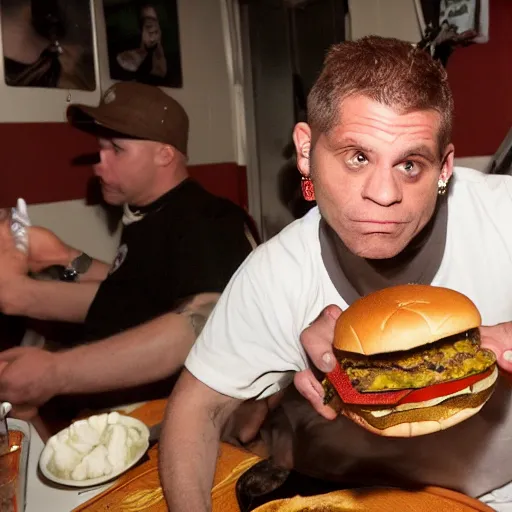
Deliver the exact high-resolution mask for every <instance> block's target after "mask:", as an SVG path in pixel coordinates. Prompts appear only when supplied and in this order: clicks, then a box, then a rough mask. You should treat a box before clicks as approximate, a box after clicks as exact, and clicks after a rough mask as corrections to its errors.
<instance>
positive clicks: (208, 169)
mask: <svg viewBox="0 0 512 512" xmlns="http://www.w3.org/2000/svg"><path fill="white" fill-rule="evenodd" d="M0 144H1V148H0V168H1V171H0V172H1V176H2V180H1V181H0V207H5V206H12V205H14V204H15V202H16V198H18V197H23V198H24V199H25V200H26V201H27V203H29V204H35V203H50V202H54V201H65V200H69V199H79V198H83V197H86V195H87V191H88V184H89V182H90V179H91V177H92V168H91V165H90V164H87V163H85V164H84V163H83V160H84V156H85V157H86V158H85V159H87V156H89V157H90V156H91V155H94V153H95V152H96V151H97V148H98V144H97V141H96V139H95V138H94V137H92V136H91V135H88V134H85V133H83V132H81V131H79V130H76V129H74V128H72V127H71V126H69V125H68V124H66V123H7V124H5V123H4V124H0ZM190 174H191V175H192V177H193V178H195V179H197V181H199V182H200V183H201V184H202V185H203V186H204V187H205V188H206V189H207V190H209V191H210V192H212V193H214V194H217V195H220V196H223V197H227V198H228V199H231V200H232V201H234V202H235V203H237V204H239V205H241V206H243V207H246V208H247V178H246V171H245V168H244V167H240V166H238V165H237V164H235V163H220V164H206V165H197V166H191V167H190Z"/></svg>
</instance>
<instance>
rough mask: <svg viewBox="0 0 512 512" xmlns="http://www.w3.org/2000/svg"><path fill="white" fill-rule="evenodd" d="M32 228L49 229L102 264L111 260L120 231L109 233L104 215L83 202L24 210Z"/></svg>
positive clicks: (67, 202) (96, 208)
mask: <svg viewBox="0 0 512 512" xmlns="http://www.w3.org/2000/svg"><path fill="white" fill-rule="evenodd" d="M28 214H29V217H30V220H31V221H32V224H34V225H39V226H45V227H47V228H49V229H51V230H52V231H53V232H54V233H55V234H56V235H57V236H58V237H59V238H61V239H62V240H64V241H65V242H66V243H67V244H69V245H71V246H72V247H76V248H77V249H80V250H82V251H85V252H86V253H87V254H89V255H91V256H93V257H94V258H98V259H100V260H102V261H106V262H110V261H112V260H113V259H114V256H115V253H116V249H117V245H118V241H119V234H120V231H119V230H118V231H117V232H116V233H113V234H111V233H109V231H108V229H107V223H106V220H105V211H104V210H103V209H102V208H101V207H100V206H87V205H86V204H85V201H83V200H76V201H61V202H57V203H49V204H36V205H32V206H29V207H28Z"/></svg>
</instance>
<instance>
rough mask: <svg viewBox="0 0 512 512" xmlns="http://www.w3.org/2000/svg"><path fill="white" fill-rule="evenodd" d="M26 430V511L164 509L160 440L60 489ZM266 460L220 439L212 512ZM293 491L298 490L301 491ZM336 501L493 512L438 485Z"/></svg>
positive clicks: (232, 511) (150, 417)
mask: <svg viewBox="0 0 512 512" xmlns="http://www.w3.org/2000/svg"><path fill="white" fill-rule="evenodd" d="M165 406H166V401H165V400H154V401H151V402H146V403H141V404H132V405H130V406H128V407H125V408H121V409H117V410H118V411H119V412H120V413H124V414H127V415H129V416H132V417H134V418H137V419H139V420H140V421H142V422H144V423H145V424H146V425H147V426H148V427H149V428H151V427H153V426H155V425H158V424H160V423H161V422H162V420H163V417H164V413H165ZM77 419H78V418H77ZM29 428H30V453H29V461H28V470H27V489H26V508H25V512H105V511H109V512H166V511H168V508H167V505H166V502H165V498H164V495H163V492H162V488H161V486H160V481H159V476H158V443H155V444H152V445H150V448H149V450H148V451H147V453H146V455H145V457H144V458H143V459H141V461H140V462H139V463H138V464H137V465H136V466H134V467H132V468H130V469H129V470H127V471H126V472H125V473H124V474H122V475H121V476H120V477H118V478H117V479H116V480H114V481H112V482H109V483H106V484H103V485H100V486H96V487H92V488H71V487H62V486H58V485H54V484H52V483H51V482H49V481H47V480H46V479H45V478H44V477H43V476H42V475H41V473H40V471H39V470H38V462H39V456H40V454H41V452H42V450H43V448H44V442H43V440H42V439H41V437H40V435H39V434H38V432H37V430H36V429H35V428H34V427H33V426H31V425H30V426H29ZM264 460H265V459H264V456H263V455H262V454H260V455H256V454H255V453H253V452H251V451H248V450H245V449H243V448H239V447H236V446H232V445H230V444H226V443H221V446H220V451H219V457H218V459H217V465H216V471H215V477H214V482H213V488H212V512H240V507H239V503H238V499H237V492H236V485H237V482H238V481H239V479H240V478H241V477H242V476H243V475H244V474H245V473H246V472H248V471H249V470H251V468H256V467H257V465H258V463H262V461H264ZM297 494H300V489H298V490H297ZM339 500H340V503H343V507H342V508H337V509H336V510H344V511H347V512H350V511H354V512H362V511H364V512H385V511H390V512H396V511H397V510H400V512H432V511H433V510H435V511H436V512H492V511H493V509H491V508H490V507H488V506H487V505H485V504H484V503H482V502H480V501H478V500H475V499H473V498H470V497H468V496H465V495H463V494H460V493H458V492H455V491H452V490H449V489H443V488H439V487H424V488H422V489H418V490H414V491H413V490H410V491H409V490H404V489H375V490H373V491H371V492H365V493H363V494H362V493H361V492H359V490H358V489H352V490H351V489H344V490H342V491H339ZM286 502H287V500H284V501H283V504H284V505H286ZM272 510H273V511H274V510H275V511H276V512H277V511H278V510H280V508H279V507H277V506H276V508H273V509H272ZM294 510H303V509H302V508H300V509H294ZM306 510H310V509H306ZM311 510H315V509H311ZM242 512H245V511H242Z"/></svg>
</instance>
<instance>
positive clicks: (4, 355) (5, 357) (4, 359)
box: [0, 347, 30, 371]
mask: <svg viewBox="0 0 512 512" xmlns="http://www.w3.org/2000/svg"><path fill="white" fill-rule="evenodd" d="M27 350H30V348H28V347H15V348H9V349H7V350H4V351H3V352H0V371H1V370H2V369H3V366H7V363H12V362H13V361H15V360H16V359H19V358H20V357H21V356H22V355H24V354H26V353H27ZM2 365H3V366H2Z"/></svg>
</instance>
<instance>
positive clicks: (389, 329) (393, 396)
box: [295, 285, 512, 437]
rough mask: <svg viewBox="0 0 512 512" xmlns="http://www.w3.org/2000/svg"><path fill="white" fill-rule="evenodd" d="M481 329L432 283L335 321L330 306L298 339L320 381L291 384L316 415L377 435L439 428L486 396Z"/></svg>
mask: <svg viewBox="0 0 512 512" xmlns="http://www.w3.org/2000/svg"><path fill="white" fill-rule="evenodd" d="M338 316H339V318H338ZM480 323H481V318H480V314H479V312H478V310H477V308H476V306H475V305H474V304H473V303H472V302H471V301H470V300H469V299H468V298H467V297H465V296H464V295H462V294H460V293H458V292H455V291H452V290H448V289H446V288H439V287H433V286H423V285H406V286H397V287H392V288H387V289H384V290H381V291H378V292H376V293H373V294H370V295H368V296H366V297H363V298H362V299H360V300H358V301H356V302H355V303H354V304H353V305H352V306H350V308H348V309H347V310H346V311H345V312H344V313H342V314H341V315H339V310H338V308H335V307H332V306H331V307H329V308H327V309H326V310H325V311H324V313H323V314H322V315H321V316H320V317H319V319H318V320H317V321H316V322H315V323H314V324H312V325H311V327H309V328H308V329H307V330H305V331H304V333H303V336H302V342H303V345H304V347H305V349H306V351H307V352H308V354H309V355H310V357H311V358H312V360H313V362H314V363H315V364H316V365H318V366H319V368H320V369H321V370H322V371H324V372H326V373H327V378H326V379H325V380H324V382H323V386H322V385H321V384H320V383H319V382H318V381H317V380H316V379H314V377H313V375H312V373H311V372H310V371H305V372H301V373H300V374H297V376H296V379H295V384H296V386H297V388H298V390H299V391H300V392H301V393H302V394H303V395H304V396H305V397H306V398H307V399H308V400H309V401H310V402H311V403H312V405H313V406H314V407H315V409H316V410H317V411H318V412H320V413H321V414H322V415H323V416H325V417H327V418H329V419H332V418H333V417H335V416H336V413H337V412H341V413H343V414H345V415H346V416H348V417H350V418H351V419H353V420H354V421H356V422H357V423H359V424H360V425H362V426H363V427H364V428H366V429H368V430H370V431H372V432H375V433H377V434H380V435H387V436H400V437H404V436H416V435H422V434H427V433H430V432H435V431H437V430H441V429H444V428H448V427H450V426H452V425H455V424H456V423H459V422H460V421H463V420H465V419H467V418H469V417H470V416H472V415H473V414H476V413H477V412H478V411H479V410H480V409H481V407H482V406H483V405H484V404H485V402H486V401H487V400H488V399H489V397H490V396H491V394H492V391H493V390H494V386H495V383H496V379H497V376H498V370H497V368H496V356H495V354H494V353H493V352H492V351H490V350H488V349H485V348H483V347H482V346H481V345H480V342H479V338H480V335H479V330H478V327H479V325H480ZM333 335H334V336H333ZM329 336H330V340H333V338H334V353H335V356H336V359H334V358H333V355H332V352H331V351H330V347H329V341H328V339H329ZM511 341H512V340H511ZM326 354H327V355H330V356H331V360H330V361H329V359H328V358H326V357H325V356H326ZM333 363H335V364H333ZM333 410H334V411H336V413H335V412H333Z"/></svg>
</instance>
